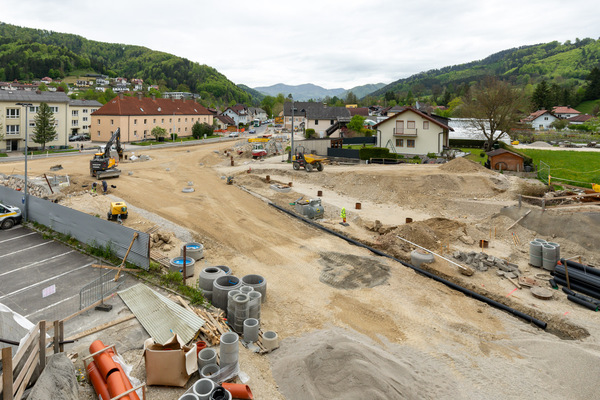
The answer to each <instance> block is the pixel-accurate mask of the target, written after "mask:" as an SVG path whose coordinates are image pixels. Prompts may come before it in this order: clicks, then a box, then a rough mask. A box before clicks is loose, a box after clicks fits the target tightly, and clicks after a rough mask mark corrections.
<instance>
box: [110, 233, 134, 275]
mask: <svg viewBox="0 0 600 400" xmlns="http://www.w3.org/2000/svg"><path fill="white" fill-rule="evenodd" d="M138 236H140V234H139V233H137V232H136V233H134V234H133V239H131V243H130V244H129V248H128V249H127V253H125V257H124V258H123V262H122V263H121V265H120V267H121V269H120V270H119V271H118V272H117V275H116V276H115V282H116V281H118V280H119V277H120V276H121V271H122V268H123V267H124V266H125V261H127V256H128V255H129V252H130V251H131V248H132V247H133V242H135V239H137V238H138Z"/></svg>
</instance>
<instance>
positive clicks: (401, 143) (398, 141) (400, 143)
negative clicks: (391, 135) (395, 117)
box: [396, 139, 404, 147]
mask: <svg viewBox="0 0 600 400" xmlns="http://www.w3.org/2000/svg"><path fill="white" fill-rule="evenodd" d="M396 147H404V139H396Z"/></svg>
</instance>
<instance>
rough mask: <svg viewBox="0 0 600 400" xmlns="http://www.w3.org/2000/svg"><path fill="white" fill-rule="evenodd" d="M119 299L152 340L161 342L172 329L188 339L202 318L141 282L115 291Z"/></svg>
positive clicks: (164, 340)
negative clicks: (117, 291) (117, 292)
mask: <svg viewBox="0 0 600 400" xmlns="http://www.w3.org/2000/svg"><path fill="white" fill-rule="evenodd" d="M119 296H121V299H123V301H124V302H125V304H127V307H129V309H130V310H131V312H132V313H133V314H135V316H136V318H137V319H138V321H140V323H141V324H142V326H143V327H144V329H146V331H147V332H148V334H149V335H150V336H151V337H152V338H153V339H154V341H155V342H156V343H159V344H165V343H167V342H168V341H169V339H171V337H172V336H173V334H174V333H176V334H177V336H178V337H179V339H180V340H181V341H182V342H184V343H188V342H189V341H191V340H192V339H193V338H194V336H195V335H196V333H197V332H198V330H200V328H201V327H202V326H204V320H203V319H202V318H200V317H199V316H197V315H196V314H195V313H193V312H191V311H189V310H187V309H185V308H183V307H182V306H180V305H179V304H177V303H175V302H173V301H172V300H170V299H168V298H167V297H165V296H163V295H161V294H160V293H157V292H156V291H154V290H152V289H150V288H149V287H147V286H146V285H144V284H142V283H138V284H137V285H135V286H132V287H130V288H128V289H125V290H123V291H121V292H119Z"/></svg>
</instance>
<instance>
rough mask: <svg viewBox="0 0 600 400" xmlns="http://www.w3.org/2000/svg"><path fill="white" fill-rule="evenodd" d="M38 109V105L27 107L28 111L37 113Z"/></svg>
mask: <svg viewBox="0 0 600 400" xmlns="http://www.w3.org/2000/svg"><path fill="white" fill-rule="evenodd" d="M39 110H40V106H31V107H29V112H30V113H37V112H38V111H39Z"/></svg>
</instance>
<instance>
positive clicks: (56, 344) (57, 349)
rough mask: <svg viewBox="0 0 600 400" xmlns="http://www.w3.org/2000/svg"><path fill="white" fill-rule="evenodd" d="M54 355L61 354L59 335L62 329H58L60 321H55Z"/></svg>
mask: <svg viewBox="0 0 600 400" xmlns="http://www.w3.org/2000/svg"><path fill="white" fill-rule="evenodd" d="M53 325H54V354H56V353H60V345H59V344H58V343H59V342H60V339H59V337H58V336H59V335H60V328H59V327H58V321H54V324H53Z"/></svg>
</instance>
